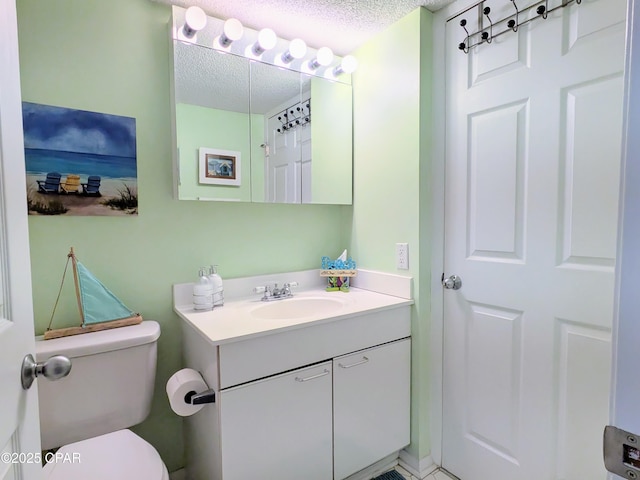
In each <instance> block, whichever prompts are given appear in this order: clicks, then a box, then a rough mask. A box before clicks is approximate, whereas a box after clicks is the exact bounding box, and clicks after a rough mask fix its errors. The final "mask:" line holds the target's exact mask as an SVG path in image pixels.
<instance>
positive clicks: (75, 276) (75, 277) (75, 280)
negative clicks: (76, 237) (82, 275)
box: [68, 247, 84, 326]
mask: <svg viewBox="0 0 640 480" xmlns="http://www.w3.org/2000/svg"><path fill="white" fill-rule="evenodd" d="M68 256H69V258H71V263H72V264H73V265H72V267H73V283H74V284H75V286H76V299H77V300H78V310H80V319H81V320H82V325H83V326H84V311H83V310H82V300H81V299H80V284H79V282H78V264H77V263H76V262H77V260H76V255H75V253H74V252H73V247H71V250H70V251H69V255H68Z"/></svg>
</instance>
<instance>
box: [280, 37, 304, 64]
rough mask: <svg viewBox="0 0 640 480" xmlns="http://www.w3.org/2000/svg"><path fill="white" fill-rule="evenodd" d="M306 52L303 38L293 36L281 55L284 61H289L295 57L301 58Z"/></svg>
mask: <svg viewBox="0 0 640 480" xmlns="http://www.w3.org/2000/svg"><path fill="white" fill-rule="evenodd" d="M306 54H307V44H306V43H304V40H301V39H299V38H294V39H293V40H291V42H289V48H288V49H287V51H286V52H284V53H283V54H282V56H281V59H282V61H283V62H284V63H291V62H293V61H294V60H295V59H296V58H302V57H304V56H305V55H306Z"/></svg>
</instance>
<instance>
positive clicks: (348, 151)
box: [311, 77, 353, 204]
mask: <svg viewBox="0 0 640 480" xmlns="http://www.w3.org/2000/svg"><path fill="white" fill-rule="evenodd" d="M352 104H353V100H352V88H351V85H348V84H345V83H339V82H329V81H326V80H325V79H318V78H317V77H313V78H312V79H311V116H312V121H311V158H312V159H313V160H312V162H311V170H312V171H311V199H312V201H311V203H329V204H351V203H352V202H353V196H352V185H353V171H352V168H351V166H352V158H353V150H352V145H351V144H352V141H353V120H352V119H353V106H352Z"/></svg>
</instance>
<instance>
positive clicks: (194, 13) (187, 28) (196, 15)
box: [182, 6, 207, 38]
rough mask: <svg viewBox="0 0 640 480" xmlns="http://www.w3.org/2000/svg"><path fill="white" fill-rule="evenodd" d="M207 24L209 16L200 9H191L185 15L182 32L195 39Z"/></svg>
mask: <svg viewBox="0 0 640 480" xmlns="http://www.w3.org/2000/svg"><path fill="white" fill-rule="evenodd" d="M206 24H207V14H206V13H204V10H202V9H201V8H200V7H195V6H194V7H189V8H187V11H186V12H185V14H184V27H183V28H182V31H183V33H184V36H185V37H187V38H193V37H194V36H195V34H196V33H197V32H198V31H200V30H202V29H203V28H204V27H205V25H206Z"/></svg>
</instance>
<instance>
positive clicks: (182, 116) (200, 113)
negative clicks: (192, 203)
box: [176, 103, 252, 202]
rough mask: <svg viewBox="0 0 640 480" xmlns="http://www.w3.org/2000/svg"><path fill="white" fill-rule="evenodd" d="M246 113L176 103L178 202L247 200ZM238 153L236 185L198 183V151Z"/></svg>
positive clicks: (248, 168) (248, 154)
mask: <svg viewBox="0 0 640 480" xmlns="http://www.w3.org/2000/svg"><path fill="white" fill-rule="evenodd" d="M249 125H250V122H249V114H247V113H239V112H229V111H226V110H218V109H215V108H207V107H201V106H198V105H189V104H186V103H178V104H177V105H176V137H177V144H178V154H179V167H180V187H179V193H178V195H179V197H180V199H182V200H197V199H198V198H219V199H228V200H236V201H243V202H250V201H251V179H252V178H251V177H252V175H251V168H250V159H251V143H250V136H249V134H248V132H249ZM202 147H204V148H216V149H221V150H230V151H236V152H240V182H241V183H240V186H226V185H213V184H212V185H202V184H200V183H199V168H200V161H201V160H200V155H199V149H200V148H202Z"/></svg>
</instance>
